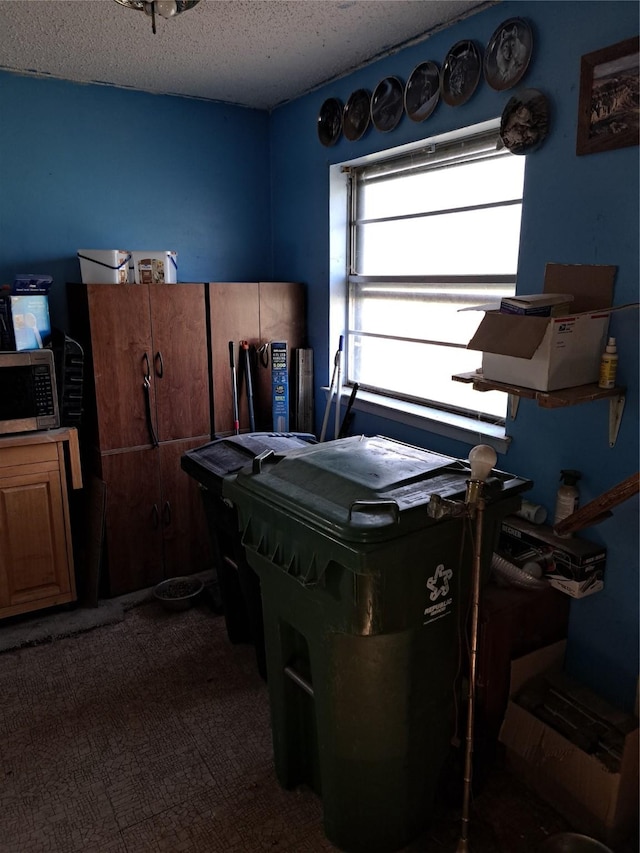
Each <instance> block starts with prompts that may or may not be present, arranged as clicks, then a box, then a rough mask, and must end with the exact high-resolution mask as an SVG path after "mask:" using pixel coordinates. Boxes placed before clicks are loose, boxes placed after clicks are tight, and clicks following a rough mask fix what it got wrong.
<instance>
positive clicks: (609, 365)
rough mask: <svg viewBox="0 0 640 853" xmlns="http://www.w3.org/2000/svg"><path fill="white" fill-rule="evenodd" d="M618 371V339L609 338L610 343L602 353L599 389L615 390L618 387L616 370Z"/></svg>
mask: <svg viewBox="0 0 640 853" xmlns="http://www.w3.org/2000/svg"><path fill="white" fill-rule="evenodd" d="M617 369H618V348H617V347H616V339H615V338H609V342H608V343H607V346H606V348H605V351H604V352H603V353H602V359H601V360H600V378H599V379H598V387H599V388H615V387H616V370H617Z"/></svg>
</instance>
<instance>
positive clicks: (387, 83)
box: [371, 77, 404, 133]
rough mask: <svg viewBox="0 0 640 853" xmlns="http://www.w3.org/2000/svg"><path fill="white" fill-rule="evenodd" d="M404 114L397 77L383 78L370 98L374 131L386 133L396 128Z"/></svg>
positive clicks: (399, 83)
mask: <svg viewBox="0 0 640 853" xmlns="http://www.w3.org/2000/svg"><path fill="white" fill-rule="evenodd" d="M403 112H404V92H403V89H402V83H401V82H400V81H399V80H398V78H397V77H385V78H384V80H381V81H380V82H379V83H378V85H377V86H376V88H375V91H374V93H373V97H372V98H371V120H372V121H373V126H374V127H375V129H376V130H380V131H382V133H388V132H389V131H390V130H393V129H394V128H395V127H397V126H398V122H399V121H400V119H401V118H402V113H403Z"/></svg>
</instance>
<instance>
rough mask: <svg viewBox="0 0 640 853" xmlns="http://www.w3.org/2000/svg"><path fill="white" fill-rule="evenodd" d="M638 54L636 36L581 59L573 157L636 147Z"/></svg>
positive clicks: (639, 128) (639, 79)
mask: <svg viewBox="0 0 640 853" xmlns="http://www.w3.org/2000/svg"><path fill="white" fill-rule="evenodd" d="M638 53H639V38H638V36H635V38H630V39H626V40H625V41H621V42H618V43H617V44H614V45H611V46H610V47H605V48H603V49H602V50H596V51H594V52H593V53H587V54H585V55H584V56H583V57H582V60H581V64H580V98H579V102H578V133H577V138H576V154H579V155H580V154H596V153H598V152H600V151H612V150H614V149H617V148H626V147H627V146H630V145H638V139H639V132H640V122H639V92H640V76H639V69H638Z"/></svg>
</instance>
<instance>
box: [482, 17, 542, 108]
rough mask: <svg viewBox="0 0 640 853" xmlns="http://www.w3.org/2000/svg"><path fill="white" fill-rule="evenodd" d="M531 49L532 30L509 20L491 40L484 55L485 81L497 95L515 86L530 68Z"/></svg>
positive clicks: (527, 25)
mask: <svg viewBox="0 0 640 853" xmlns="http://www.w3.org/2000/svg"><path fill="white" fill-rule="evenodd" d="M532 49H533V35H532V33H531V27H530V26H529V24H528V23H527V22H526V21H524V20H523V19H522V18H509V20H508V21H504V23H502V24H500V26H499V27H498V29H497V30H496V31H495V33H494V34H493V35H492V36H491V39H490V40H489V44H488V45H487V49H486V51H485V54H484V79H485V80H486V81H487V83H488V84H489V85H490V86H491V88H492V89H496V90H497V91H498V92H501V91H503V90H504V89H510V88H511V87H512V86H515V85H516V83H518V82H519V81H520V80H521V79H522V77H523V76H524V73H525V71H526V70H527V68H528V66H529V60H530V59H531V51H532Z"/></svg>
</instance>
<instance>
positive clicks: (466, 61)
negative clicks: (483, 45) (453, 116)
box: [440, 41, 482, 107]
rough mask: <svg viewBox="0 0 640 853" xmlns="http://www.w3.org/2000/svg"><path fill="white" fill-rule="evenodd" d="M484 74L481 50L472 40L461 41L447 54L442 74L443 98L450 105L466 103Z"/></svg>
mask: <svg viewBox="0 0 640 853" xmlns="http://www.w3.org/2000/svg"><path fill="white" fill-rule="evenodd" d="M481 74H482V60H481V58H480V51H479V50H478V48H477V46H476V45H475V44H474V43H473V42H472V41H459V42H456V44H454V46H453V47H452V48H451V50H450V51H449V53H448V54H447V56H446V58H445V61H444V64H443V66H442V74H441V75H440V88H441V94H442V100H443V101H444V102H445V104H449V106H450V107H459V106H460V104H464V103H466V102H467V101H468V100H469V98H470V97H471V95H473V93H474V92H475V90H476V88H477V86H478V83H479V81H480V75H481Z"/></svg>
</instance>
